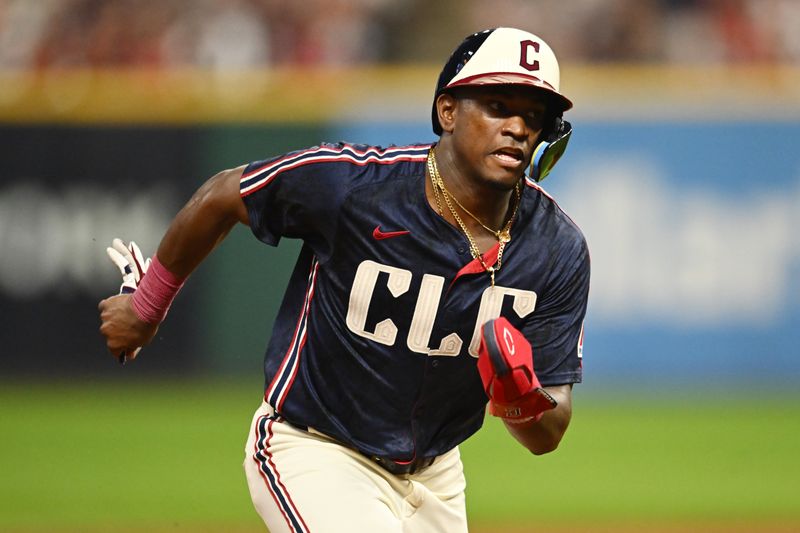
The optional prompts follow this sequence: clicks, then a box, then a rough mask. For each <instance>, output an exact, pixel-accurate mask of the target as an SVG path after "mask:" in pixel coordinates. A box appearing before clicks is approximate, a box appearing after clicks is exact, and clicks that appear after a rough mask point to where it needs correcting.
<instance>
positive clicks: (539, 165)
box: [431, 28, 572, 181]
mask: <svg viewBox="0 0 800 533" xmlns="http://www.w3.org/2000/svg"><path fill="white" fill-rule="evenodd" d="M559 82H560V73H559V68H558V60H556V56H555V54H554V53H553V50H552V49H551V48H550V46H548V45H547V43H545V42H544V41H543V40H542V39H541V38H539V37H537V36H536V35H534V34H532V33H528V32H526V31H523V30H518V29H515V28H495V29H492V30H485V31H482V32H478V33H474V34H472V35H470V36H468V37H467V38H466V39H464V41H463V42H462V43H461V44H460V45H459V46H458V48H456V49H455V51H454V52H453V53H452V55H451V56H450V59H448V60H447V63H445V65H444V68H443V69H442V72H441V73H440V74H439V80H438V81H437V83H436V94H434V97H433V106H432V109H431V122H432V125H433V131H434V133H436V135H441V134H442V126H441V124H439V114H438V112H437V110H436V100H437V99H438V98H439V95H440V94H442V93H444V92H447V91H450V90H453V89H456V88H458V87H464V86H470V85H472V86H474V85H507V84H511V85H527V86H531V87H536V88H537V89H540V90H542V91H544V93H545V94H546V95H547V96H548V97H549V98H548V101H549V102H548V113H549V114H550V115H551V118H550V119H549V121H548V124H547V125H546V126H545V129H544V130H543V131H542V134H541V136H540V139H541V142H540V144H539V146H538V147H537V148H536V151H535V153H534V157H533V158H532V160H531V169H530V176H531V178H532V179H534V180H535V181H540V180H542V179H543V178H544V177H545V176H546V175H547V173H548V172H549V171H550V169H551V168H552V167H553V165H555V163H556V161H558V159H559V158H560V157H561V154H563V153H564V150H565V149H566V145H567V142H568V141H569V136H570V134H571V133H572V126H571V125H570V123H569V122H566V121H564V120H562V116H563V113H564V111H566V110H568V109H570V108H571V107H572V102H571V101H570V100H569V99H568V98H566V97H565V96H564V95H562V94H561V93H560V92H559Z"/></svg>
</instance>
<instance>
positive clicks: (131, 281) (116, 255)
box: [106, 239, 150, 365]
mask: <svg viewBox="0 0 800 533" xmlns="http://www.w3.org/2000/svg"><path fill="white" fill-rule="evenodd" d="M106 253H107V254H108V257H109V258H110V259H111V261H112V262H113V263H114V264H115V265H117V268H118V269H119V272H120V274H122V284H121V285H120V286H119V293H120V294H131V293H134V292H136V289H138V288H139V283H141V281H142V278H143V277H144V275H145V274H146V273H147V269H148V268H150V258H147V260H145V259H144V256H143V255H142V251H141V250H140V249H139V246H138V245H137V244H136V243H135V242H133V241H131V242H130V243H128V245H127V246H126V245H125V243H124V242H122V240H121V239H114V240H113V241H111V246H110V247H108V248H106ZM139 350H141V348H136V350H135V351H134V352H133V354H132V355H133V357H136V354H138V353H139ZM127 360H128V354H125V353H123V354H122V355H120V356H119V362H120V363H121V364H123V365H124V364H125V362H126V361H127Z"/></svg>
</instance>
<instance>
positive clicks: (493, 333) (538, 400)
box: [478, 317, 558, 424]
mask: <svg viewBox="0 0 800 533" xmlns="http://www.w3.org/2000/svg"><path fill="white" fill-rule="evenodd" d="M478 372H479V373H480V375H481V381H483V389H484V390H485V391H486V395H487V396H488V397H489V414H491V415H493V416H499V417H500V418H502V419H503V420H505V421H507V422H511V423H514V424H522V423H525V422H531V421H533V422H538V421H539V419H541V418H542V415H544V412H545V411H548V410H550V409H553V408H555V407H556V405H558V402H556V401H555V399H554V398H553V397H552V396H550V394H548V393H547V391H545V390H544V389H543V388H542V385H541V384H540V383H539V379H538V378H537V377H536V374H535V373H534V371H533V353H532V350H531V345H530V343H529V342H528V340H527V339H526V338H525V337H524V336H523V335H522V333H520V332H519V330H518V329H517V328H515V327H514V326H512V325H511V324H510V323H509V322H508V320H506V319H505V318H503V317H500V318H496V319H494V320H489V321H488V322H486V323H485V324H484V325H483V327H482V328H481V344H480V348H478Z"/></svg>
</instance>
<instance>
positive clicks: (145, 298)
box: [131, 255, 186, 324]
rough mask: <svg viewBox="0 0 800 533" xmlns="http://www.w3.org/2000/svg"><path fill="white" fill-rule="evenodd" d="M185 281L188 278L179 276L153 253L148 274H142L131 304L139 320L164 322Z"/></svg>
mask: <svg viewBox="0 0 800 533" xmlns="http://www.w3.org/2000/svg"><path fill="white" fill-rule="evenodd" d="M184 281H186V278H183V279H181V278H179V277H177V276H176V275H175V274H173V273H172V272H170V271H169V270H167V269H166V267H164V265H162V264H161V261H159V260H158V256H157V255H153V259H152V262H151V263H150V268H148V269H147V274H145V275H144V276H142V280H141V281H140V282H139V287H138V288H137V289H136V292H134V293H133V298H131V306H132V307H133V310H134V311H135V312H136V316H138V317H139V320H141V321H142V322H147V323H148V324H158V323H159V322H162V321H163V320H164V317H165V316H167V311H169V307H170V306H171V305H172V300H174V299H175V296H176V295H177V294H178V291H180V290H181V287H183V282H184Z"/></svg>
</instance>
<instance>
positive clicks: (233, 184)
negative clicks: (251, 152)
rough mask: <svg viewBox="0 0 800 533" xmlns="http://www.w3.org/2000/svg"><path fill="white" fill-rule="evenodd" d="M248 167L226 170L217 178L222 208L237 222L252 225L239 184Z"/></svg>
mask: <svg viewBox="0 0 800 533" xmlns="http://www.w3.org/2000/svg"><path fill="white" fill-rule="evenodd" d="M246 166H247V165H242V166H239V167H236V168H232V169H229V170H224V171H222V172H220V173H219V174H217V176H215V177H214V178H215V179H219V180H220V183H219V195H220V197H219V201H220V203H221V205H222V206H223V207H222V208H223V209H224V210H225V211H226V212H228V213H229V214H230V215H231V216H232V217H233V218H235V220H236V221H237V222H241V223H242V224H246V225H248V226H249V225H250V216H249V215H248V213H247V206H246V205H245V203H244V201H243V200H242V195H241V192H240V189H239V183H240V181H241V179H242V172H244V169H245V168H246Z"/></svg>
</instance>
